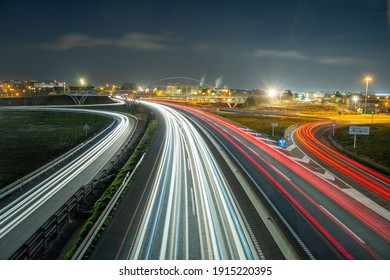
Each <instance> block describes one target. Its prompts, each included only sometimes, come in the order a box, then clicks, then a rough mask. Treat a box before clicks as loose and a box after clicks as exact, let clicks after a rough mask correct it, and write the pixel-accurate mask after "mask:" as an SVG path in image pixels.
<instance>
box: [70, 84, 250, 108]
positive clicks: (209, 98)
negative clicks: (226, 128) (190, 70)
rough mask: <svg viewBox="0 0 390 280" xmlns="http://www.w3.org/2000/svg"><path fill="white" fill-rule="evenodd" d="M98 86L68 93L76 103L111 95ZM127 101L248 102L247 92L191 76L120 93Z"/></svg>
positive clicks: (232, 103) (231, 106)
mask: <svg viewBox="0 0 390 280" xmlns="http://www.w3.org/2000/svg"><path fill="white" fill-rule="evenodd" d="M97 91H98V90H97V88H91V89H89V90H87V91H85V92H82V93H71V94H67V95H68V96H69V97H71V98H72V100H73V101H74V103H75V104H76V105H83V104H84V103H85V100H86V99H87V98H88V97H89V96H110V95H111V94H101V93H97ZM119 95H121V97H122V98H123V100H124V101H125V102H126V103H131V102H132V101H133V100H134V99H137V98H148V97H153V98H157V99H164V100H175V101H179V102H188V103H213V104H221V103H222V104H226V105H227V106H228V107H229V108H235V107H236V106H237V105H239V104H243V103H245V102H246V100H247V98H248V95H247V94H242V93H241V94H238V93H232V91H231V90H229V89H225V88H217V87H216V86H212V85H210V84H209V83H206V82H205V81H204V80H198V79H194V78H190V77H168V78H162V79H159V80H156V81H154V82H152V83H150V84H149V85H147V86H146V87H144V88H143V89H142V90H140V91H138V92H137V93H133V94H125V93H119Z"/></svg>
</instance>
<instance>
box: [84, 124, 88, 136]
mask: <svg viewBox="0 0 390 280" xmlns="http://www.w3.org/2000/svg"><path fill="white" fill-rule="evenodd" d="M83 129H84V130H85V137H87V136H88V130H89V125H88V124H87V123H86V124H84V126H83Z"/></svg>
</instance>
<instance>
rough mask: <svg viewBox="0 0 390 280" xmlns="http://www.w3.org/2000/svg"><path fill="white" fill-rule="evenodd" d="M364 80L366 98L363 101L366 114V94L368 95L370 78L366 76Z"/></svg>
mask: <svg viewBox="0 0 390 280" xmlns="http://www.w3.org/2000/svg"><path fill="white" fill-rule="evenodd" d="M364 80H365V81H366V97H365V99H364V113H367V94H368V82H370V81H372V78H371V77H369V76H366V77H365V78H364Z"/></svg>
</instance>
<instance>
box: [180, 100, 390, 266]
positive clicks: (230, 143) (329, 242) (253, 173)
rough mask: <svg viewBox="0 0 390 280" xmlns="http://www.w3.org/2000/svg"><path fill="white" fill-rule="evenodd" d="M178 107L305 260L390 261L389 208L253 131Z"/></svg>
mask: <svg viewBox="0 0 390 280" xmlns="http://www.w3.org/2000/svg"><path fill="white" fill-rule="evenodd" d="M176 107H177V108H179V109H180V110H182V111H183V112H186V113H187V114H190V115H192V116H196V117H197V118H198V119H199V121H200V122H201V123H203V125H204V127H205V128H207V129H208V130H209V131H210V133H212V134H213V135H214V137H215V138H216V139H218V140H219V141H220V143H221V145H222V146H224V147H225V149H226V151H228V152H229V153H230V155H231V157H232V158H233V159H234V160H235V162H236V164H237V165H238V166H240V167H241V170H242V172H243V173H244V174H246V177H247V179H248V181H250V182H251V183H252V185H253V187H254V188H255V189H256V190H257V193H258V195H259V196H260V197H262V198H263V200H264V201H266V203H267V204H268V207H269V208H270V209H272V211H273V213H274V218H275V220H276V221H277V222H278V223H279V224H280V226H281V227H283V228H284V229H285V231H286V232H287V234H288V235H289V236H290V237H291V238H292V242H294V243H295V244H296V247H297V248H298V249H299V250H300V251H301V254H302V256H303V257H304V258H308V259H389V258H390V245H389V244H390V243H389V240H390V223H389V213H388V211H387V210H386V209H383V208H381V207H380V206H373V205H372V204H370V205H367V203H364V201H366V200H364V199H362V197H363V194H359V193H358V192H354V195H352V192H348V191H346V190H345V189H344V188H341V187H339V186H337V185H335V184H334V183H333V181H332V180H329V179H327V178H325V177H324V176H323V175H322V174H319V173H318V172H317V170H315V169H314V168H312V167H311V166H310V165H308V164H305V163H303V162H302V161H301V160H300V158H296V157H294V156H293V155H292V154H290V153H288V151H286V150H285V149H279V148H278V147H275V145H274V144H270V143H267V142H266V141H264V140H261V139H259V138H258V137H257V136H256V134H255V133H253V132H251V131H248V130H246V129H243V128H241V127H239V126H238V125H235V124H232V123H230V122H228V121H226V120H224V119H222V118H219V117H217V116H214V115H211V114H207V113H205V112H203V111H200V110H196V109H193V108H189V107H182V106H176ZM376 209H381V211H375V210H376Z"/></svg>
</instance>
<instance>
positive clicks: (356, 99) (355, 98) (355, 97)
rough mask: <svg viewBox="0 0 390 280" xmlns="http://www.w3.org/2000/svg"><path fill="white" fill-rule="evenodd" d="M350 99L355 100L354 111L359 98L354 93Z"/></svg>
mask: <svg viewBox="0 0 390 280" xmlns="http://www.w3.org/2000/svg"><path fill="white" fill-rule="evenodd" d="M352 99H353V101H355V107H354V109H355V111H356V103H357V101H358V100H359V97H357V96H356V95H355V96H354V97H353V98H352Z"/></svg>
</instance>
